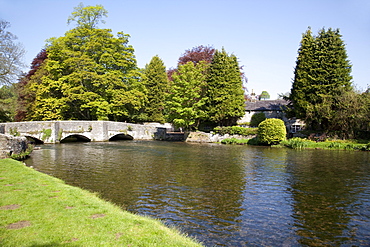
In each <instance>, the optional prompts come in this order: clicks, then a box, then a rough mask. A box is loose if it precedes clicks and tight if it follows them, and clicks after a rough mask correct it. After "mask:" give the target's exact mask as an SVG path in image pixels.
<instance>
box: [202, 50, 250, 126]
mask: <svg viewBox="0 0 370 247" xmlns="http://www.w3.org/2000/svg"><path fill="white" fill-rule="evenodd" d="M207 84H208V93H207V97H208V101H207V113H208V119H209V120H210V121H212V122H214V123H216V124H219V125H221V126H225V125H226V126H228V125H233V124H235V123H236V121H237V120H238V119H239V118H240V117H242V116H243V115H244V112H245V110H244V91H243V88H242V87H243V85H242V84H243V83H242V76H241V73H240V67H239V65H238V61H237V58H236V56H234V55H230V56H229V55H228V54H227V53H226V51H225V50H224V49H222V51H218V50H216V52H215V55H214V57H213V59H212V63H211V64H210V67H209V71H208V76H207Z"/></svg>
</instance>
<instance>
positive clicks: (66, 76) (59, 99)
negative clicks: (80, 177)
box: [30, 5, 146, 121]
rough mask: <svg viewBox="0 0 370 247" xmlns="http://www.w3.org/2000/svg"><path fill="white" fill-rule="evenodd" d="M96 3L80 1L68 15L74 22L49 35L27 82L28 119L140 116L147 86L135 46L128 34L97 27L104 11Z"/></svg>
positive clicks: (110, 118) (135, 118)
mask: <svg viewBox="0 0 370 247" xmlns="http://www.w3.org/2000/svg"><path fill="white" fill-rule="evenodd" d="M101 8H102V7H101V6H99V5H97V6H95V7H91V6H87V7H81V5H80V6H79V7H77V8H76V12H74V13H73V14H72V17H70V19H69V20H70V21H76V22H77V27H76V28H74V29H72V30H70V31H68V32H66V34H65V36H63V37H59V38H52V39H50V40H49V44H48V46H47V49H46V50H47V54H48V59H46V60H45V62H44V64H43V66H42V70H41V71H40V73H37V72H39V71H37V72H36V74H38V76H36V74H35V78H34V79H35V80H37V83H32V85H31V86H30V89H31V90H32V91H33V92H34V93H35V103H34V105H33V106H32V109H33V114H32V120H64V119H80V120H114V121H126V120H127V121H138V120H139V118H140V116H141V115H140V112H141V110H142V108H143V107H144V104H145V101H146V96H145V95H146V92H145V88H144V87H143V85H142V83H141V81H140V78H141V74H140V72H139V70H138V68H137V65H136V60H135V56H134V49H133V47H132V46H130V45H128V38H129V35H128V34H124V33H122V32H119V33H118V34H117V37H114V36H113V35H112V34H111V32H112V31H111V30H110V29H98V28H96V27H97V24H98V23H99V22H101V17H102V16H105V15H106V11H105V10H104V9H103V10H102V9H101Z"/></svg>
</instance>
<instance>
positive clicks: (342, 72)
mask: <svg viewBox="0 0 370 247" xmlns="http://www.w3.org/2000/svg"><path fill="white" fill-rule="evenodd" d="M350 73H351V64H350V62H349V60H348V57H347V53H346V50H345V45H344V43H343V41H342V39H341V35H340V34H339V30H338V29H337V30H332V29H331V28H330V29H328V30H327V31H326V30H325V29H322V30H320V32H319V34H318V36H316V37H315V36H313V35H312V32H311V30H310V29H308V30H307V32H306V33H305V34H304V35H303V37H302V41H301V47H300V48H299V52H298V58H297V62H296V67H295V71H294V80H293V85H292V89H291V94H290V96H289V100H290V101H291V104H292V106H293V115H294V116H296V117H298V118H301V119H304V120H305V121H306V124H307V125H308V126H310V127H311V128H313V129H328V128H329V126H330V125H331V124H332V123H330V121H331V120H330V119H331V118H330V115H332V114H334V113H335V110H336V109H335V102H334V103H330V102H333V100H332V99H333V97H335V96H338V95H340V94H341V93H342V92H344V91H348V90H352V85H351V80H352V76H351V75H350ZM336 98H337V97H336Z"/></svg>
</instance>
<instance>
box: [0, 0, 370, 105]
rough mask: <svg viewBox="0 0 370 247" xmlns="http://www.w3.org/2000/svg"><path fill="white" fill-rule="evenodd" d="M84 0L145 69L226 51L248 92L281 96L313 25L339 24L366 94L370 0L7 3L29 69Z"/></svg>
mask: <svg viewBox="0 0 370 247" xmlns="http://www.w3.org/2000/svg"><path fill="white" fill-rule="evenodd" d="M80 2H82V3H83V4H84V5H85V6H88V5H90V6H95V5H97V4H100V5H103V6H104V8H105V9H106V10H107V11H108V17H107V18H105V21H106V23H105V24H100V25H99V28H109V29H112V32H113V33H114V34H116V33H117V32H121V31H122V32H124V33H126V34H129V35H130V36H131V38H130V41H129V44H130V45H132V46H133V47H134V49H135V56H136V59H137V63H138V66H139V67H141V68H142V67H144V66H145V65H146V64H148V63H149V62H150V60H151V58H152V57H153V56H155V55H158V56H159V57H160V58H161V59H162V60H163V62H164V64H165V65H166V67H167V69H168V68H171V67H176V66H177V61H178V59H179V57H180V56H181V55H182V54H183V53H184V52H185V51H186V50H188V49H192V48H193V47H196V46H199V45H204V46H212V47H214V48H215V49H219V50H221V49H222V48H224V49H225V50H226V52H228V53H229V54H234V55H235V56H236V57H238V60H239V64H240V65H241V66H243V68H244V72H245V75H246V77H247V78H248V83H247V84H246V86H247V89H248V91H249V93H251V92H252V91H253V92H254V93H256V94H260V93H261V92H262V91H267V92H268V93H269V94H270V96H271V99H276V98H277V97H278V94H283V93H287V92H289V91H290V89H291V86H292V80H293V77H294V67H295V63H296V59H297V52H298V49H299V46H300V41H301V38H302V34H303V33H304V32H306V30H307V29H308V27H311V29H312V31H313V33H314V34H317V33H318V31H319V30H320V29H322V28H326V29H328V28H333V29H336V28H339V30H340V33H341V35H342V39H343V41H344V43H345V44H346V50H347V55H348V59H349V60H350V62H351V64H352V76H353V84H354V85H355V86H356V88H357V89H359V90H361V91H364V90H366V88H367V86H368V85H370V76H368V74H369V72H370V1H369V0H186V1H185V0H104V1H103V0H100V1H97V0H32V1H31V0H0V19H3V20H5V21H8V22H10V24H11V27H10V28H9V29H8V31H10V32H12V33H13V34H15V35H16V36H17V37H18V42H20V43H21V44H22V45H23V47H24V49H25V50H26V55H25V58H24V62H25V64H26V65H27V67H26V68H25V71H26V72H27V71H28V67H29V65H30V63H31V62H32V60H33V58H35V56H36V55H37V53H39V51H40V50H41V49H42V48H44V46H45V44H46V40H47V39H49V38H51V37H60V36H63V35H64V34H65V32H66V31H68V30H70V29H72V28H74V27H75V25H73V24H70V25H68V24H67V19H68V17H69V16H70V15H71V13H72V12H73V10H74V7H76V6H78V4H79V3H80Z"/></svg>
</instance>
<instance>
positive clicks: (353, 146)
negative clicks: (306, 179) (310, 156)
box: [279, 138, 370, 151]
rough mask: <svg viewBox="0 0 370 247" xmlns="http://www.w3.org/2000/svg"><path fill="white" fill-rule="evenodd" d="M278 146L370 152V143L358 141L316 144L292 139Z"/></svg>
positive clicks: (335, 141) (330, 141)
mask: <svg viewBox="0 0 370 247" xmlns="http://www.w3.org/2000/svg"><path fill="white" fill-rule="evenodd" d="M279 146H285V147H289V148H293V149H302V148H311V149H336V150H357V151H370V142H368V141H360V140H326V141H323V142H316V141H311V140H308V139H301V138H292V139H289V140H286V141H282V142H281V143H280V144H279Z"/></svg>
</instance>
